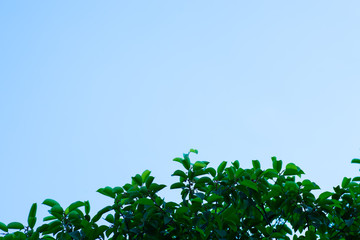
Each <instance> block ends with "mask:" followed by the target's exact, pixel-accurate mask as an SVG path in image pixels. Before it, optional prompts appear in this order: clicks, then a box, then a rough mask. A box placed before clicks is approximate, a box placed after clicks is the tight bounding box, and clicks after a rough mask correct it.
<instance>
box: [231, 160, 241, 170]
mask: <svg viewBox="0 0 360 240" xmlns="http://www.w3.org/2000/svg"><path fill="white" fill-rule="evenodd" d="M232 165H233V166H234V167H235V168H236V169H238V168H239V167H240V163H239V161H238V160H235V161H234V162H233V163H232Z"/></svg>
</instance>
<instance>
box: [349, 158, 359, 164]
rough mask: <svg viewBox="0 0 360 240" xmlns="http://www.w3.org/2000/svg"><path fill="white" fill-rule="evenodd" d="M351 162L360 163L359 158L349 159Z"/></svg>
mask: <svg viewBox="0 0 360 240" xmlns="http://www.w3.org/2000/svg"><path fill="white" fill-rule="evenodd" d="M351 163H360V159H358V158H354V159H353V160H351Z"/></svg>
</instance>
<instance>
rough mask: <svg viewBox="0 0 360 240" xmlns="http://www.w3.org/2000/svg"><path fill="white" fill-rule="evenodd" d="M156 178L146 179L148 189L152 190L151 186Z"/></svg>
mask: <svg viewBox="0 0 360 240" xmlns="http://www.w3.org/2000/svg"><path fill="white" fill-rule="evenodd" d="M154 179H155V178H154V177H153V176H149V177H148V178H147V179H146V184H145V185H146V187H147V188H150V185H151V183H152V182H153V181H154Z"/></svg>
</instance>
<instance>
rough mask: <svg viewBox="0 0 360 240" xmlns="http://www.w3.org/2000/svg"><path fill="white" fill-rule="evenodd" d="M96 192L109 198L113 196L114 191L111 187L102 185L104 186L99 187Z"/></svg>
mask: <svg viewBox="0 0 360 240" xmlns="http://www.w3.org/2000/svg"><path fill="white" fill-rule="evenodd" d="M96 192H98V193H101V194H102V195H104V196H107V197H110V198H115V193H114V192H113V189H112V187H109V186H107V187H104V188H99V189H98V190H97V191H96Z"/></svg>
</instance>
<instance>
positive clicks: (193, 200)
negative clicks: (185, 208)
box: [191, 197, 202, 203]
mask: <svg viewBox="0 0 360 240" xmlns="http://www.w3.org/2000/svg"><path fill="white" fill-rule="evenodd" d="M191 202H193V203H202V199H201V198H199V197H196V198H194V199H191Z"/></svg>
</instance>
